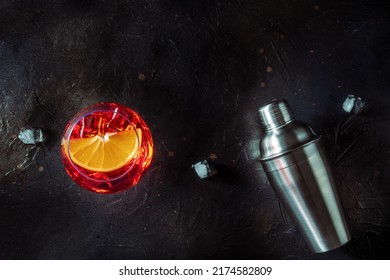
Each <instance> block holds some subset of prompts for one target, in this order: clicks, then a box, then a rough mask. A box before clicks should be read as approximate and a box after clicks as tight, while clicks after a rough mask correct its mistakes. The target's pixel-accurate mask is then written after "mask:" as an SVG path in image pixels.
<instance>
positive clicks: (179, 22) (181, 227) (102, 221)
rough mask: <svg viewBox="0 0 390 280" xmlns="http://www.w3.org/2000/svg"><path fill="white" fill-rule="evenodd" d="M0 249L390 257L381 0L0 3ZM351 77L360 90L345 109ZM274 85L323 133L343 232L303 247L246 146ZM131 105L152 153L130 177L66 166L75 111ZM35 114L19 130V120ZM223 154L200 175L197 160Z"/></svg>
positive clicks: (1, 252)
mask: <svg viewBox="0 0 390 280" xmlns="http://www.w3.org/2000/svg"><path fill="white" fill-rule="evenodd" d="M0 62H1V63H0V101H1V102H0V141H1V145H0V178H1V180H0V258H1V259H388V258H389V257H390V253H389V252H390V230H389V229H390V221H389V218H390V208H389V203H390V177H389V169H390V144H389V136H390V130H389V128H390V106H389V105H390V99H389V91H390V76H389V73H390V1H352V0H346V1H294V0H275V1H254V0H248V1H234V0H231V1H223V0H220V1H215V0H199V1H190V0H183V1H174V0H150V1H146V0H144V1H119V0H116V1H103V0H101V1H92V0H89V1H77V0H53V1H49V0H40V1H39V0H38V1H21V0H15V1H9V0H5V1H1V3H0ZM348 94H355V95H358V96H361V97H362V98H364V99H365V100H367V103H369V104H370V109H369V111H367V112H366V113H365V114H360V115H357V116H348V115H346V114H345V113H343V111H342V109H341V106H342V102H343V100H344V99H345V97H346V96H347V95H348ZM273 98H285V99H287V100H288V102H289V103H290V105H291V107H292V108H293V109H294V111H295V113H296V117H297V118H298V119H300V120H304V121H307V122H308V123H310V124H311V125H312V126H313V128H314V129H315V130H316V131H317V132H319V133H321V134H323V135H324V136H325V137H324V140H325V144H326V145H327V147H328V150H329V154H330V156H331V157H332V159H333V160H334V162H335V163H336V164H335V166H336V171H337V177H338V182H339V186H340V192H341V195H342V200H343V203H344V206H345V208H346V213H347V215H348V218H349V223H350V227H351V232H352V236H353V239H352V241H351V242H350V243H349V244H347V245H346V246H344V247H342V248H340V249H337V250H334V251H332V252H328V253H324V254H312V253H310V252H309V251H308V249H307V248H306V246H305V244H304V242H303V240H302V239H301V237H300V236H299V234H298V233H297V232H296V230H295V228H294V226H293V225H292V223H291V221H290V220H289V218H288V217H287V216H286V214H285V213H284V211H283V209H282V208H281V206H280V205H279V203H278V200H277V198H276V197H275V195H274V193H273V191H272V189H271V188H270V186H269V184H268V183H267V181H266V178H265V175H264V173H263V171H262V169H261V166H260V164H259V162H258V161H257V157H258V156H259V154H258V149H257V145H258V141H259V139H260V137H261V134H260V129H259V125H258V123H257V121H256V110H257V108H258V107H259V106H261V105H262V104H264V103H266V102H269V101H270V100H272V99H273ZM99 101H116V102H120V103H122V104H125V105H127V106H130V107H132V108H133V109H135V110H136V111H137V112H138V113H140V114H141V115H142V116H143V118H144V119H145V121H146V122H147V123H148V124H149V126H150V128H151V131H152V134H153V138H154V142H155V156H154V159H153V163H152V166H151V168H150V169H149V172H148V173H147V174H146V175H145V177H144V178H143V179H142V180H141V182H140V183H139V184H138V185H137V186H136V187H134V188H132V189H130V190H127V191H125V192H121V193H118V194H114V195H98V194H95V193H92V192H88V191H86V190H84V189H81V188H80V187H78V186H77V185H76V184H75V183H74V182H72V181H71V180H70V178H68V177H67V175H66V173H65V171H64V169H63V167H62V164H61V161H60V156H59V146H60V139H61V134H62V131H63V128H64V126H65V125H66V123H67V122H68V120H69V119H70V118H71V117H72V116H73V115H74V114H75V113H76V112H77V111H79V110H81V109H82V108H84V107H86V106H88V105H91V104H93V103H95V102H99ZM25 126H33V127H42V128H44V129H46V131H47V132H48V134H49V139H48V142H47V143H46V144H45V145H43V146H36V147H29V146H26V145H23V144H22V143H21V142H20V141H19V140H18V139H17V135H18V133H19V131H20V129H21V128H22V127H25ZM210 154H215V155H216V156H217V157H218V159H217V161H218V163H219V164H220V165H222V166H223V168H222V170H221V172H220V174H219V175H218V176H216V177H214V178H212V179H210V180H199V179H198V178H197V176H196V175H195V174H194V172H193V170H192V169H191V164H193V163H195V162H198V161H200V160H203V159H205V158H207V157H208V156H209V155H210Z"/></svg>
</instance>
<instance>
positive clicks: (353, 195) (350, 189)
mask: <svg viewBox="0 0 390 280" xmlns="http://www.w3.org/2000/svg"><path fill="white" fill-rule="evenodd" d="M348 189H349V191H350V192H351V194H352V197H353V198H354V199H355V202H356V205H357V207H356V208H362V209H363V208H364V207H363V205H362V203H361V202H360V200H359V197H358V196H357V195H356V194H355V192H354V191H353V190H352V188H351V187H350V186H348Z"/></svg>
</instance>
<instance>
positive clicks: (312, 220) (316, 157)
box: [259, 100, 351, 253]
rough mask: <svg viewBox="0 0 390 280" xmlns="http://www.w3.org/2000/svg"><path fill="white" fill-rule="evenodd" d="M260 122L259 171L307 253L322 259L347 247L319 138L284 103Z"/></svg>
mask: <svg viewBox="0 0 390 280" xmlns="http://www.w3.org/2000/svg"><path fill="white" fill-rule="evenodd" d="M259 117H260V121H261V124H262V126H263V128H264V136H263V137H262V139H261V141H260V153H261V156H260V160H261V163H262V166H263V168H264V170H265V172H266V174H267V177H268V180H269V182H270V184H271V185H272V187H273V189H274V191H275V192H276V193H277V195H278V196H279V199H280V200H281V201H282V203H283V204H284V207H285V208H286V209H287V212H288V214H289V216H290V217H291V219H292V220H293V222H294V223H295V225H296V226H297V228H298V230H299V232H300V233H301V235H302V236H303V238H304V239H305V240H306V243H307V244H308V246H309V247H310V249H311V250H312V251H314V252H316V253H321V252H326V251H329V250H332V249H335V248H337V247H340V246H342V245H344V244H345V243H347V242H348V241H349V240H350V238H351V237H350V234H349V230H348V226H347V223H346V220H345V217H344V213H343V209H342V205H341V201H340V199H339V195H338V190H337V186H336V182H335V179H334V175H333V168H332V165H331V163H330V161H329V160H328V158H327V156H326V153H325V150H324V147H323V145H322V143H321V137H320V136H317V135H316V134H315V133H314V132H313V130H312V129H311V128H310V127H309V126H308V125H307V124H305V123H302V122H299V121H296V120H295V119H294V116H293V114H292V111H291V109H290V108H289V105H288V103H287V102H286V101H285V100H275V101H273V102H271V103H270V104H268V105H266V106H264V107H262V108H260V109H259Z"/></svg>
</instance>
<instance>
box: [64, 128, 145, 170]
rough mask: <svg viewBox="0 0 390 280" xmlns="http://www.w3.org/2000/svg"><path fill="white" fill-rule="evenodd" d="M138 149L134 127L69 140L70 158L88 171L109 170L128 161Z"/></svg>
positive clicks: (117, 167)
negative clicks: (102, 134)
mask: <svg viewBox="0 0 390 280" xmlns="http://www.w3.org/2000/svg"><path fill="white" fill-rule="evenodd" d="M137 151H138V139H137V132H136V131H135V130H134V129H131V130H126V131H121V132H113V133H106V134H105V135H104V136H101V135H96V136H94V137H90V138H78V139H72V140H70V142H69V153H70V158H71V160H72V161H73V162H74V163H75V164H77V165H78V166H81V167H82V168H85V169H87V170H90V171H97V172H110V171H113V170H116V169H119V168H121V167H123V166H125V165H126V164H127V163H129V162H130V161H131V160H132V159H133V158H134V156H135V155H136V154H137Z"/></svg>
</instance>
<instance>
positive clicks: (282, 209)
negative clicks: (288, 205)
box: [278, 201, 287, 222]
mask: <svg viewBox="0 0 390 280" xmlns="http://www.w3.org/2000/svg"><path fill="white" fill-rule="evenodd" d="M278 204H279V211H280V214H282V218H283V221H285V222H286V221H287V217H286V212H285V211H284V207H283V205H282V203H281V202H280V201H278Z"/></svg>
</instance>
